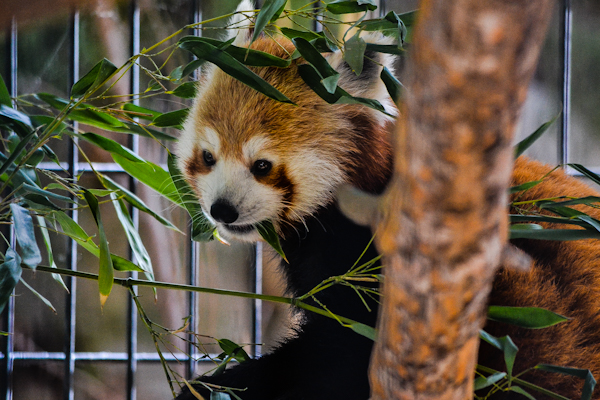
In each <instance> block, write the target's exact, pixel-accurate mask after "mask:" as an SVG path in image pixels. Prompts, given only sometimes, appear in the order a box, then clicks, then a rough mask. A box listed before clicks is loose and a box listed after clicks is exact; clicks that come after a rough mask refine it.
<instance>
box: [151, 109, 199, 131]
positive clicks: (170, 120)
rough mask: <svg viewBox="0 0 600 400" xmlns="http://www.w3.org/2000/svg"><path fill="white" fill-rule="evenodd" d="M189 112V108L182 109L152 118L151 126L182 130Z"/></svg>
mask: <svg viewBox="0 0 600 400" xmlns="http://www.w3.org/2000/svg"><path fill="white" fill-rule="evenodd" d="M189 112H190V109H189V108H182V109H181V110H176V111H171V112H167V113H164V114H162V115H159V116H158V117H156V118H154V120H153V121H152V125H154V126H158V127H161V128H166V127H174V128H177V129H183V126H182V125H183V123H184V122H185V119H186V118H187V115H188V113H189Z"/></svg>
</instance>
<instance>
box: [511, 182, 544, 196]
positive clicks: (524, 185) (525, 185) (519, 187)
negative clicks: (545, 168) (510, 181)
mask: <svg viewBox="0 0 600 400" xmlns="http://www.w3.org/2000/svg"><path fill="white" fill-rule="evenodd" d="M542 182H544V181H543V180H539V181H531V182H525V183H522V184H520V185H517V186H513V187H511V188H510V189H509V193H510V194H513V193H518V192H523V191H525V190H529V189H531V188H532V187H534V186H537V185H539V184H540V183H542Z"/></svg>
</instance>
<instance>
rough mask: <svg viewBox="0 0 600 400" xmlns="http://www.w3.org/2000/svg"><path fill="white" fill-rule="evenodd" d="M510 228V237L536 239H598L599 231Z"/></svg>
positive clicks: (599, 236)
mask: <svg viewBox="0 0 600 400" xmlns="http://www.w3.org/2000/svg"><path fill="white" fill-rule="evenodd" d="M513 227H514V225H512V226H511V229H510V239H511V240H512V239H537V240H565V241H566V240H582V239H599V238H600V232H596V231H591V230H588V229H533V230H523V229H513Z"/></svg>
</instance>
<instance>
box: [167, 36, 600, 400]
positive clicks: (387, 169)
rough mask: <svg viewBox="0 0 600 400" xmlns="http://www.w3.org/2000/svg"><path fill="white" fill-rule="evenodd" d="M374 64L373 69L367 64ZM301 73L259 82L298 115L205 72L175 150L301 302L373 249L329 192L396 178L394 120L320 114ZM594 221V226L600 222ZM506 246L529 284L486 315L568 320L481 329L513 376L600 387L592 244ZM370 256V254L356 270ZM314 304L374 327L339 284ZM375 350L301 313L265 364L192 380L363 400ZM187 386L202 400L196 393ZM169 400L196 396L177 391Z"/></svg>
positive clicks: (303, 399)
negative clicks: (499, 345) (276, 237)
mask: <svg viewBox="0 0 600 400" xmlns="http://www.w3.org/2000/svg"><path fill="white" fill-rule="evenodd" d="M252 47H253V48H255V49H259V50H262V51H266V52H270V53H271V54H275V55H277V56H279V57H282V58H287V57H289V56H290V54H291V53H292V52H293V50H294V48H293V46H292V45H291V43H289V42H286V41H284V40H281V41H279V42H275V41H273V40H271V39H259V40H258V41H257V42H255V43H254V44H253V45H252ZM370 56H371V57H373V58H374V59H380V58H379V56H378V55H377V54H371V55H370ZM329 61H330V63H331V64H332V65H333V66H334V67H335V68H336V69H337V70H338V71H339V72H340V74H341V77H340V83H339V85H340V86H341V87H343V88H344V89H346V90H347V91H348V92H350V93H352V94H353V95H356V96H361V97H370V98H376V99H378V100H380V102H382V103H383V104H384V105H385V106H386V108H387V110H388V112H389V113H391V114H394V113H395V108H394V106H393V104H392V103H391V101H390V99H389V98H388V96H387V93H386V92H385V88H384V87H383V84H382V83H381V81H380V80H379V72H380V68H381V67H380V66H378V65H377V64H375V63H373V62H369V61H366V64H365V70H364V71H363V74H362V75H361V76H360V77H356V76H355V75H354V73H353V72H352V71H350V70H349V68H348V66H347V65H345V64H344V63H343V62H342V60H341V58H340V56H339V54H332V55H330V56H329ZM380 61H382V62H385V60H381V59H380ZM301 63H302V61H301V60H295V61H293V62H292V66H291V67H290V68H286V69H278V68H263V69H256V70H255V71H256V73H257V74H259V75H260V76H262V77H263V78H264V79H265V80H267V81H268V82H269V83H271V84H272V85H273V86H275V87H276V88H277V89H279V90H280V91H281V92H282V93H283V94H285V95H286V96H288V97H289V98H290V99H291V100H292V101H294V102H295V103H296V105H290V104H284V103H278V102H276V101H274V100H271V99H268V98H267V97H265V96H263V95H261V94H259V93H258V92H256V91H254V90H252V89H250V88H248V87H247V86H245V85H243V84H242V83H240V82H238V81H236V80H235V79H233V78H231V77H229V76H228V75H226V74H225V73H223V72H222V71H220V70H216V69H213V70H211V71H210V72H209V73H208V74H207V77H206V78H205V80H204V82H203V83H202V84H201V85H200V89H199V94H198V97H197V99H196V101H195V104H194V106H193V108H192V110H191V113H190V116H189V119H188V121H187V123H186V126H185V133H184V135H183V137H182V139H181V142H180V147H179V155H180V167H181V170H182V171H183V173H184V176H185V178H186V179H187V180H188V181H189V182H190V184H191V185H192V186H193V187H194V189H195V190H196V192H197V193H198V195H199V199H200V202H201V205H202V208H203V210H204V212H205V214H206V215H207V217H209V218H210V219H211V220H212V222H214V223H215V224H216V225H217V229H218V230H219V232H220V233H221V235H222V236H224V237H226V238H236V239H241V240H248V241H250V240H256V239H257V238H258V237H259V236H258V234H257V232H256V225H257V224H259V223H261V222H262V221H264V220H270V221H272V222H273V224H274V226H275V228H276V229H277V230H278V232H279V234H280V236H281V238H282V247H283V250H284V252H285V253H286V255H287V258H288V260H289V263H285V262H282V270H283V273H284V275H285V276H286V278H287V283H288V291H289V292H290V293H291V294H292V295H302V294H304V293H306V292H308V291H309V290H310V289H312V288H313V287H315V286H316V285H318V284H319V283H320V282H322V281H323V280H324V279H327V278H329V277H331V276H335V275H340V274H343V273H345V272H347V271H348V269H349V268H350V267H352V265H353V264H354V262H355V261H356V260H357V259H358V257H359V256H360V254H361V253H362V251H363V250H364V249H365V247H366V246H367V244H368V243H369V241H370V239H371V237H372V234H371V232H370V230H369V229H368V228H365V227H361V226H358V225H356V224H354V223H352V222H350V221H349V220H348V219H346V218H345V217H344V216H343V215H342V214H341V212H340V211H339V210H338V208H337V206H336V204H335V199H334V193H335V190H336V189H337V188H338V187H339V185H341V184H344V183H349V184H352V185H354V186H357V187H358V188H360V189H362V190H364V191H367V192H371V193H379V192H381V191H382V190H383V189H384V188H385V185H386V183H387V182H388V180H389V179H390V176H391V172H392V158H391V154H392V152H391V144H390V140H389V138H388V130H389V127H390V125H391V120H390V118H389V117H387V116H385V115H384V114H382V113H379V112H377V111H374V110H372V109H368V108H366V107H364V106H360V105H349V104H341V105H330V104H327V103H326V102H324V101H323V100H321V99H320V98H319V97H318V96H317V95H316V94H315V93H313V91H312V90H311V89H310V88H309V87H308V86H307V85H306V84H305V83H304V82H303V80H302V79H301V77H300V76H299V74H298V65H299V64H301ZM547 171H549V168H547V167H544V166H541V165H540V164H538V163H535V162H532V161H528V160H525V159H520V160H518V161H517V163H516V168H515V173H514V184H515V185H516V184H521V183H525V182H530V181H534V180H538V179H541V178H542V176H543V175H544V174H545V173H546V172H547ZM571 193H572V194H573V195H576V196H583V195H592V194H595V193H594V192H593V191H591V190H590V189H587V188H585V187H584V186H583V185H582V184H580V183H579V182H577V181H576V180H575V179H574V178H570V177H567V176H565V175H563V174H561V173H560V172H555V173H554V174H552V175H551V177H550V178H549V179H548V180H547V182H545V183H542V184H540V185H538V186H536V187H534V188H533V189H531V190H529V191H527V192H525V193H523V194H521V196H522V198H523V199H533V198H540V197H551V196H554V195H558V194H560V195H569V194H571ZM592 214H597V215H596V217H598V218H599V219H600V213H599V212H595V210H594V212H592ZM516 244H517V246H519V247H520V248H522V249H523V250H525V251H526V252H527V253H529V254H530V255H532V256H533V258H534V259H535V260H536V261H535V263H534V266H533V267H532V269H531V271H530V272H514V271H511V270H501V271H500V272H499V273H498V277H497V279H496V282H495V284H494V290H493V293H492V298H491V302H492V304H501V305H515V306H517V305H518V306H541V307H546V308H549V309H551V310H553V311H556V312H558V313H561V314H564V315H566V316H568V317H572V318H573V319H574V320H573V321H570V322H567V323H563V324H561V325H558V326H556V327H553V328H549V329H547V330H542V331H532V332H525V331H522V330H515V329H512V328H509V327H508V326H499V325H491V326H490V329H491V330H492V333H494V334H497V335H503V334H506V333H510V334H511V335H512V336H513V339H514V340H515V342H516V344H517V345H518V346H520V349H521V351H520V354H519V355H518V356H517V363H516V366H515V371H516V372H519V371H520V370H522V369H523V368H525V367H528V366H531V365H535V364H536V363H539V362H543V363H548V364H557V365H564V366H573V367H578V368H591V369H592V371H593V372H594V373H596V374H597V375H600V315H599V314H598V313H599V311H600V293H599V292H600V242H597V241H581V242H536V241H519V242H517V243H516ZM376 256H377V253H376V251H375V249H373V248H372V247H371V248H370V249H369V250H368V251H367V253H366V254H365V255H364V257H363V260H369V259H372V258H375V257H376ZM407 279H410V277H407ZM315 298H316V301H315V300H310V299H309V301H311V302H312V303H313V304H315V305H319V304H317V301H318V303H321V304H324V305H326V306H327V307H328V308H329V309H330V310H331V311H332V312H334V313H337V314H339V315H342V316H344V317H348V318H351V319H354V320H357V321H359V322H362V323H365V324H369V325H374V323H375V320H376V308H377V304H376V302H374V301H370V300H367V302H368V305H369V306H370V311H369V310H368V309H367V308H366V307H365V305H364V304H363V302H362V301H361V299H360V298H359V297H358V296H357V294H356V293H355V292H354V291H353V290H352V289H351V288H349V287H348V286H344V285H336V286H333V287H331V288H329V289H327V290H325V291H322V292H320V293H319V294H318V295H317V296H315ZM509 329H510V331H509ZM371 347H372V342H371V341H370V340H368V339H366V338H364V337H362V336H360V335H358V334H356V333H354V332H353V331H352V330H350V329H348V328H345V327H342V326H341V325H340V324H339V323H338V322H337V321H335V320H332V319H329V318H326V317H323V316H320V315H316V314H310V313H307V314H305V315H304V319H303V322H302V324H301V326H300V327H299V328H298V331H297V335H295V336H294V337H292V338H288V339H286V340H285V341H284V342H283V343H282V344H281V345H280V346H279V347H278V348H277V349H275V350H274V351H273V352H272V353H271V354H267V355H265V356H263V357H261V358H260V359H258V360H251V361H249V362H245V363H242V364H241V365H239V366H236V367H233V368H231V370H228V371H226V372H225V373H223V374H222V375H219V376H217V377H201V378H199V379H200V380H201V381H204V382H207V383H211V384H215V385H222V386H229V387H237V388H247V390H245V391H240V392H237V395H238V396H239V397H241V398H242V399H243V400H284V399H285V400H320V399H323V400H325V399H336V400H337V399H344V400H366V399H368V397H369V384H368V378H367V368H368V363H369V358H370V352H371ZM480 363H481V364H483V365H489V366H491V367H497V368H502V354H501V353H500V352H499V351H497V350H493V349H492V350H490V349H486V348H483V349H482V356H481V359H480ZM524 378H527V377H524ZM541 379H542V380H543V382H541V384H542V385H543V386H546V387H548V386H550V387H551V388H552V389H553V390H556V391H557V392H559V393H561V394H563V395H565V396H572V397H576V396H577V390H576V389H577V388H576V387H573V386H572V383H571V382H572V380H570V379H562V380H559V379H561V378H560V377H556V376H551V377H547V376H544V377H542V378H541ZM555 382H556V383H555ZM538 383H540V382H538ZM576 383H577V384H579V382H576ZM553 385H554V386H553ZM195 387H196V389H197V391H198V392H200V393H201V394H202V395H203V396H205V398H207V399H208V398H209V390H207V389H206V387H203V386H201V385H196V386H195ZM517 396H518V395H517ZM178 399H180V400H192V399H194V396H193V395H192V394H191V393H190V392H189V391H188V390H187V389H186V390H185V391H184V392H183V393H182V394H181V395H180V396H179V397H178Z"/></svg>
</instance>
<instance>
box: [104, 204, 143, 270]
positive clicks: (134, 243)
mask: <svg viewBox="0 0 600 400" xmlns="http://www.w3.org/2000/svg"><path fill="white" fill-rule="evenodd" d="M110 198H111V199H112V200H113V205H114V207H115V211H116V212H117V217H118V218H119V221H120V222H121V226H122V227H123V230H125V235H126V236H127V241H128V242H129V246H130V247H131V251H132V252H133V255H134V256H135V259H136V260H137V262H138V266H139V267H140V268H141V269H142V270H144V274H145V275H146V278H148V280H150V281H153V280H154V270H153V269H152V260H151V259H150V255H149V254H148V251H147V250H146V247H145V246H144V243H143V242H142V238H141V236H140V234H139V232H138V231H137V229H136V228H135V225H134V224H133V220H132V219H131V217H130V216H129V211H128V210H127V206H126V205H125V203H124V202H123V200H121V199H118V198H117V196H116V195H115V194H114V193H113V194H111V195H110Z"/></svg>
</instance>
